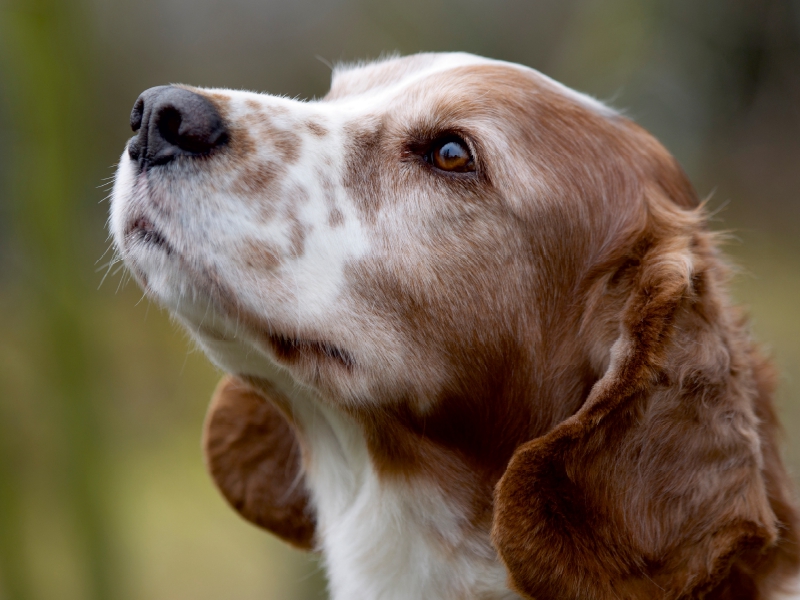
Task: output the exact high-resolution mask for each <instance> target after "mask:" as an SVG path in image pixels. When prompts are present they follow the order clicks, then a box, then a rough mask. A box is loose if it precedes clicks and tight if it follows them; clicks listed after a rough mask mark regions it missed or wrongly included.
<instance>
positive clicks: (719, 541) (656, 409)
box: [492, 200, 796, 600]
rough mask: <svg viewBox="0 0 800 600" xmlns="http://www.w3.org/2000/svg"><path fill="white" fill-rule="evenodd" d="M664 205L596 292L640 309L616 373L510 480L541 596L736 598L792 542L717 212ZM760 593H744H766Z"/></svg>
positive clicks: (515, 549) (513, 554) (512, 543)
mask: <svg viewBox="0 0 800 600" xmlns="http://www.w3.org/2000/svg"><path fill="white" fill-rule="evenodd" d="M649 210H650V211H651V212H650V217H649V218H650V219H651V220H652V222H651V224H650V226H649V227H648V229H647V231H646V232H644V233H643V234H641V236H640V238H639V243H638V244H637V245H634V250H632V251H631V252H629V254H628V256H625V257H621V260H620V258H619V257H618V259H616V264H617V269H610V271H611V273H612V274H611V275H609V276H607V277H606V278H605V279H602V280H600V281H599V283H598V284H597V285H598V288H597V289H596V290H594V291H595V292H597V293H598V294H600V296H604V297H605V298H604V299H603V298H602V297H601V299H600V300H599V301H597V305H598V306H601V305H602V306H605V307H606V308H605V309H603V310H606V314H607V315H610V314H611V312H610V311H611V310H612V309H610V308H608V307H613V306H619V305H620V304H623V303H624V308H622V311H621V315H620V313H619V309H613V310H615V311H616V317H615V318H614V319H613V321H615V324H616V328H617V330H618V337H617V338H616V340H615V341H613V344H611V343H609V345H610V346H611V348H610V359H609V361H608V366H607V368H606V370H605V374H604V375H603V376H602V378H600V380H599V381H597V383H596V384H595V385H594V387H593V388H592V390H591V392H590V393H589V396H588V398H587V400H586V401H585V403H584V405H583V406H582V407H581V409H580V410H579V411H578V412H577V413H576V414H574V415H573V416H572V417H570V418H568V419H567V420H565V421H564V422H562V423H560V424H559V425H558V426H557V427H556V428H554V429H553V430H552V431H550V432H549V433H548V434H546V435H544V436H542V437H540V438H537V439H534V440H532V441H530V442H527V443H526V444H524V445H522V446H520V447H519V448H518V449H517V451H516V452H515V454H514V456H513V457H512V459H511V461H510V463H509V465H508V468H507V470H506V472H505V474H504V475H503V477H502V478H501V480H500V481H499V483H498V485H497V488H496V497H495V515H494V524H493V531H492V539H493V542H494V544H495V546H496V548H497V549H498V551H499V553H500V556H501V557H502V559H503V561H504V562H505V564H506V566H507V567H508V570H509V578H510V581H511V585H512V586H513V587H514V588H515V589H516V590H517V591H519V592H520V593H522V594H523V595H525V597H529V598H536V600H547V599H556V598H557V599H560V600H572V599H575V600H577V599H581V600H612V599H621V598H625V599H642V600H643V599H648V600H652V599H678V598H695V597H708V598H717V597H720V598H721V597H725V598H727V597H728V596H727V595H725V594H724V593H721V592H720V589H721V586H724V585H727V584H723V583H721V582H723V580H724V579H725V578H727V577H728V575H729V573H731V569H736V565H738V564H745V565H748V564H752V563H754V562H757V561H760V560H761V557H762V556H763V554H764V553H765V552H766V551H767V549H768V548H770V547H772V546H773V545H774V544H775V543H776V540H777V538H778V527H779V524H778V523H776V517H775V514H774V513H773V510H772V509H771V507H770V502H769V498H768V496H767V492H766V490H765V483H764V477H763V476H762V469H763V456H762V450H761V446H760V444H761V440H760V437H759V422H758V418H757V416H756V414H755V413H754V407H753V404H754V398H756V397H757V395H758V391H757V390H756V387H757V386H756V382H755V380H754V374H753V360H752V351H753V350H752V342H750V340H749V338H748V337H747V334H746V332H745V331H744V330H743V329H742V326H741V320H740V319H738V318H737V317H735V316H734V315H733V312H732V309H731V308H729V307H727V306H726V305H725V304H724V302H723V301H722V297H723V296H722V291H721V290H720V286H721V285H722V281H723V280H724V273H723V272H722V271H723V268H722V266H721V265H720V263H719V259H718V258H717V257H716V255H715V249H714V245H713V241H712V237H711V234H709V233H708V232H706V231H705V230H704V228H703V215H702V212H701V211H702V209H698V210H697V211H691V210H684V209H681V208H679V207H677V206H675V205H674V204H671V203H669V202H667V201H666V200H665V201H664V202H663V203H661V204H658V203H656V204H655V205H653V206H650V207H649ZM598 312H602V310H600V311H598ZM598 312H595V313H594V314H593V315H591V316H589V317H588V318H603V317H601V316H599V314H598ZM612 330H613V329H612ZM606 355H607V356H608V354H606ZM764 401H765V402H769V399H768V398H767V399H765V400H764ZM784 477H785V476H784ZM790 512H791V511H790ZM795 562H796V561H795ZM747 570H748V568H747V566H745V567H744V568H743V569H742V571H743V572H746V571H747ZM737 572H739V571H737ZM744 580H746V578H745V579H743V581H744ZM745 587H746V586H745ZM741 594H744V595H741ZM749 594H750V592H748V591H747V590H746V589H739V590H738V592H737V595H735V596H730V597H731V598H733V597H736V598H757V597H761V596H758V593H757V592H754V594H755V595H749Z"/></svg>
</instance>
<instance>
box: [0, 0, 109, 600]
mask: <svg viewBox="0 0 800 600" xmlns="http://www.w3.org/2000/svg"><path fill="white" fill-rule="evenodd" d="M80 8H81V7H80V6H78V5H76V4H75V3H68V2H63V0H8V1H7V2H5V4H4V6H2V7H1V8H0V10H2V13H0V16H1V17H2V18H0V69H1V71H0V73H2V76H3V79H4V85H5V87H6V88H7V89H6V92H7V95H8V97H9V100H10V103H11V106H10V108H11V115H12V118H13V125H14V129H15V130H16V136H15V137H14V138H13V141H14V143H15V147H14V149H13V151H12V152H11V160H12V165H11V168H10V169H9V174H10V175H11V180H12V181H11V188H12V189H11V194H10V198H11V199H12V200H11V201H12V202H13V203H14V204H13V205H12V206H11V207H10V212H11V214H12V216H13V219H12V221H13V222H14V223H15V229H14V230H12V235H13V236H14V237H15V238H16V241H17V242H18V244H15V245H16V246H17V247H21V248H23V249H24V250H23V254H24V257H23V258H22V259H21V260H18V261H17V263H16V264H14V265H12V267H11V268H12V271H15V270H19V269H21V268H22V265H24V269H25V272H23V273H15V275H17V276H18V280H21V281H22V282H23V284H22V285H23V286H25V287H30V288H32V289H31V290H30V291H31V292H32V293H29V294H25V297H27V298H32V299H33V304H32V305H29V306H27V307H26V308H27V310H28V311H29V315H30V317H31V318H30V323H26V324H25V327H26V335H29V336H31V337H30V343H31V344H32V346H33V347H38V348H42V349H44V352H43V353H42V356H43V357H45V358H46V361H45V362H44V364H42V363H39V368H45V369H48V371H49V372H48V373H47V374H46V376H43V378H42V379H43V380H44V381H43V382H42V384H43V385H48V387H47V388H46V392H47V396H48V401H47V402H48V404H47V405H46V406H47V409H48V410H49V411H52V412H51V415H50V417H52V419H53V421H54V422H57V423H59V428H60V430H61V433H62V437H61V439H58V440H53V443H54V444H56V456H57V457H58V459H57V463H56V465H55V468H56V469H57V472H54V473H52V474H51V475H52V476H53V479H54V482H55V483H54V485H55V491H56V493H57V494H58V498H57V499H56V502H57V503H58V504H59V505H61V506H60V507H61V508H62V509H63V511H64V514H65V515H66V516H67V518H68V519H69V521H70V523H69V529H70V533H71V534H72V535H73V536H74V540H73V541H74V548H72V549H71V550H72V551H73V552H74V553H75V558H76V563H77V564H79V565H80V566H81V569H82V570H83V573H81V574H80V576H81V578H82V579H83V581H81V582H80V585H81V587H82V589H83V594H82V596H83V597H84V598H87V600H94V599H97V600H100V599H106V598H108V599H110V598H119V593H118V590H115V589H114V583H113V581H114V577H113V574H114V572H115V567H114V564H113V562H114V560H113V557H114V554H115V553H114V552H113V551H112V550H113V549H112V548H111V539H112V536H111V535H110V531H109V529H108V523H109V519H108V510H107V506H106V505H105V503H104V500H103V486H102V482H103V479H104V469H105V465H104V462H103V461H104V456H105V454H106V452H105V450H106V447H105V444H104V440H103V435H102V430H101V428H100V422H101V421H100V418H99V415H98V402H97V400H98V396H99V395H100V394H99V389H97V386H96V385H94V384H93V373H92V371H93V365H94V366H95V369H96V367H97V364H98V362H97V361H93V356H97V354H98V349H97V348H93V347H92V342H91V339H92V338H91V337H90V332H91V330H92V323H91V315H90V314H88V313H89V312H90V311H88V310H87V308H86V306H85V303H86V301H87V300H88V297H87V292H88V291H89V290H87V289H85V288H86V285H85V284H84V283H83V281H82V278H81V277H80V274H79V268H80V267H79V265H80V264H81V261H82V260H83V257H82V256H81V252H80V249H81V246H82V244H81V236H82V235H84V232H82V231H81V229H80V227H79V224H80V219H79V218H78V213H79V212H80V210H81V209H80V206H81V204H82V203H81V202H76V201H75V198H76V196H80V195H81V194H82V193H84V192H83V190H82V189H81V186H80V184H81V182H82V179H81V174H82V173H85V169H86V167H85V165H86V164H87V158H88V157H87V156H85V153H86V147H87V146H86V145H85V144H83V143H80V140H81V139H82V138H85V137H86V133H85V129H84V128H85V127H87V126H91V116H92V115H91V114H87V113H88V108H87V107H91V106H92V103H91V102H86V98H85V96H86V95H87V94H90V89H89V86H88V83H89V80H90V77H89V74H88V73H87V72H86V68H87V67H86V65H90V64H91V61H89V60H86V59H87V58H88V55H87V53H88V51H89V44H88V41H89V40H87V39H86V32H87V31H91V30H90V28H89V27H87V26H85V24H84V22H83V19H82V13H81V10H80ZM98 101H99V99H98ZM90 303H91V302H90ZM26 350H28V351H29V350H30V348H27V340H26V347H25V348H20V352H25V351H26ZM1 384H2V382H0V385H1ZM0 392H2V390H0ZM7 392H8V390H6V392H3V395H4V396H5V398H4V399H3V402H0V411H2V410H3V406H4V403H5V410H6V411H8V410H9V407H10V403H12V402H15V401H20V400H21V399H16V400H15V399H14V398H9V397H8V396H7V395H6V393H7ZM7 416H8V415H4V414H2V413H0V581H1V582H2V584H1V585H2V587H3V588H5V590H4V591H5V595H6V596H7V597H8V599H9V600H12V599H13V600H26V599H28V598H32V597H34V595H35V589H36V587H37V586H36V584H35V582H34V581H33V571H32V568H31V565H30V564H29V561H28V560H26V559H27V558H29V557H30V555H28V556H27V557H26V554H25V552H24V551H23V550H24V548H25V539H24V530H23V525H22V523H23V522H24V518H25V514H24V509H25V507H24V499H25V485H26V481H25V480H26V477H25V476H26V474H25V473H24V465H25V464H26V462H28V461H27V460H26V458H27V457H25V456H24V455H23V453H24V448H25V447H26V446H25V445H24V444H23V443H22V440H20V439H19V438H20V432H19V431H14V430H12V427H11V423H13V420H12V419H9V418H5V417H7ZM15 441H16V442H17V443H15Z"/></svg>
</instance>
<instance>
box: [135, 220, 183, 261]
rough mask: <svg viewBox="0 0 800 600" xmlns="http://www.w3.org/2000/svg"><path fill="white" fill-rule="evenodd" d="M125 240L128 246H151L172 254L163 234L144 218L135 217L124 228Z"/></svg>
mask: <svg viewBox="0 0 800 600" xmlns="http://www.w3.org/2000/svg"><path fill="white" fill-rule="evenodd" d="M125 240H126V241H127V242H128V244H141V245H144V246H151V247H155V248H160V249H162V250H164V251H165V252H166V253H167V254H171V253H172V246H170V244H169V242H167V239H166V237H164V234H163V233H161V231H160V230H159V229H158V228H157V227H156V226H155V225H153V223H152V221H150V220H149V219H147V218H146V217H137V218H135V219H132V220H131V221H130V222H129V223H128V226H127V227H126V228H125Z"/></svg>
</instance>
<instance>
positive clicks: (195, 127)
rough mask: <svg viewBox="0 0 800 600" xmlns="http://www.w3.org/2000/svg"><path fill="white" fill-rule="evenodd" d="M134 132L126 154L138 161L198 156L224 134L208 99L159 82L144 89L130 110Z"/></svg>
mask: <svg viewBox="0 0 800 600" xmlns="http://www.w3.org/2000/svg"><path fill="white" fill-rule="evenodd" d="M131 129H133V131H134V132H135V133H136V136H135V137H134V138H133V139H132V140H131V141H130V143H129V144H128V154H129V156H130V157H131V158H132V159H133V160H136V161H138V162H139V164H140V165H142V166H145V165H161V164H165V163H168V162H170V161H171V160H173V159H174V158H175V157H176V156H181V155H185V156H186V155H188V156H202V155H205V154H208V153H210V152H211V151H212V150H214V148H217V147H219V146H221V145H223V144H225V143H226V142H227V140H228V134H227V131H226V129H225V124H224V123H223V121H222V117H221V116H220V115H219V113H218V112H217V109H216V108H215V107H214V105H213V104H211V102H209V101H208V100H207V99H206V98H204V97H203V96H201V95H199V94H195V93H194V92H190V91H189V90H185V89H182V88H177V87H173V86H169V85H162V86H158V87H153V88H150V89H149V90H146V91H144V92H143V93H142V94H141V95H140V96H139V98H138V99H137V100H136V104H134V106H133V110H132V111H131Z"/></svg>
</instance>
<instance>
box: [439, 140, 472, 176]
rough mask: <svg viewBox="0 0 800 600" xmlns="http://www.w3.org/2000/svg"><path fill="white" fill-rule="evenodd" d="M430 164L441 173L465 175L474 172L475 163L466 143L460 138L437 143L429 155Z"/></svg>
mask: <svg viewBox="0 0 800 600" xmlns="http://www.w3.org/2000/svg"><path fill="white" fill-rule="evenodd" d="M430 162H431V163H432V164H433V165H434V166H435V167H436V168H437V169H441V170H442V171H455V172H457V173H466V172H468V171H474V170H475V161H474V160H472V155H471V154H470V153H469V148H467V144H466V142H464V140H462V139H460V138H447V139H444V140H441V141H439V142H437V143H436V144H435V145H434V146H433V149H432V150H431V153H430Z"/></svg>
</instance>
